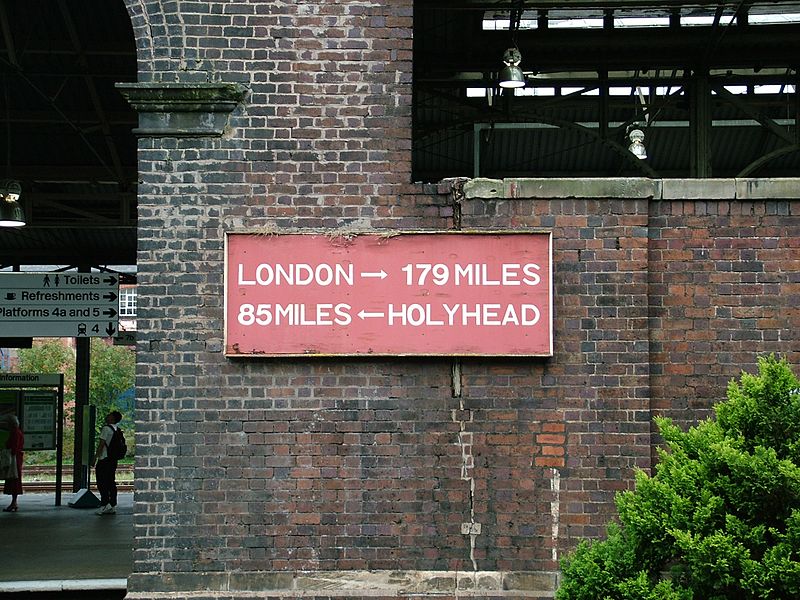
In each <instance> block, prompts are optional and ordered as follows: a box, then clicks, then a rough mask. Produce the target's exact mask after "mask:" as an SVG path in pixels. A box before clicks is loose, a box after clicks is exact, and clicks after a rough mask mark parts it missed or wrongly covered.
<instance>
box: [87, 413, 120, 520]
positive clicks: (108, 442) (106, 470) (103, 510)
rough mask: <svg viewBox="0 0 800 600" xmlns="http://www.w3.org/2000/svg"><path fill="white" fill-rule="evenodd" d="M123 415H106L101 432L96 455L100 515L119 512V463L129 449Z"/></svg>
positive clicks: (98, 512)
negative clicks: (124, 431) (122, 426)
mask: <svg viewBox="0 0 800 600" xmlns="http://www.w3.org/2000/svg"><path fill="white" fill-rule="evenodd" d="M120 421H122V413H121V412H119V411H118V410H114V411H111V412H110V413H108V415H106V424H105V425H104V426H103V429H101V430H100V442H99V443H98V444H97V452H96V453H95V457H94V462H93V463H92V465H95V464H96V466H95V480H96V481H97V490H98V491H99V492H100V508H99V509H98V511H97V513H96V514H98V515H113V514H115V513H116V512H117V479H116V477H117V461H119V459H121V458H123V457H124V456H125V453H126V452H127V448H126V446H125V437H124V435H123V433H122V429H120V427H119V422H120Z"/></svg>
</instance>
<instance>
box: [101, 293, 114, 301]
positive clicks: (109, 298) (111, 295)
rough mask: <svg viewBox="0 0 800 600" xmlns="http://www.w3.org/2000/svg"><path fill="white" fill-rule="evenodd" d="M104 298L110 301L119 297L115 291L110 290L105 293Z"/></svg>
mask: <svg viewBox="0 0 800 600" xmlns="http://www.w3.org/2000/svg"><path fill="white" fill-rule="evenodd" d="M103 298H105V299H106V300H109V301H110V302H113V301H114V300H116V299H117V295H116V294H115V293H114V292H109V293H107V294H103Z"/></svg>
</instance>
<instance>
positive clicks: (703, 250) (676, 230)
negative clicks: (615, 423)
mask: <svg viewBox="0 0 800 600" xmlns="http://www.w3.org/2000/svg"><path fill="white" fill-rule="evenodd" d="M798 216H800V202H798V200H780V199H743V200H740V201H731V200H685V201H674V202H662V203H653V204H652V206H651V219H650V228H651V233H650V269H649V271H650V273H649V285H650V317H651V328H652V332H651V347H650V350H651V355H652V356H651V361H652V364H651V368H650V370H651V374H652V377H651V386H652V396H653V400H652V406H653V408H654V409H655V410H656V411H657V412H658V413H660V414H665V415H667V416H669V417H671V418H673V419H675V420H676V421H677V422H680V423H682V424H684V425H686V426H688V425H689V424H693V423H694V422H696V421H697V420H699V419H702V418H705V417H707V416H709V415H710V414H711V411H710V407H711V406H712V404H713V403H715V402H718V401H720V400H724V399H725V390H726V388H727V384H728V382H729V381H730V380H731V379H734V378H738V377H739V375H740V373H741V371H742V369H745V368H747V369H748V370H750V371H751V372H752V371H754V368H755V362H754V361H755V356H756V355H757V354H759V353H770V352H774V353H777V354H780V355H782V356H786V358H787V359H788V360H789V362H790V363H791V364H793V365H798V364H800V333H798V324H799V323H800V220H799V219H798Z"/></svg>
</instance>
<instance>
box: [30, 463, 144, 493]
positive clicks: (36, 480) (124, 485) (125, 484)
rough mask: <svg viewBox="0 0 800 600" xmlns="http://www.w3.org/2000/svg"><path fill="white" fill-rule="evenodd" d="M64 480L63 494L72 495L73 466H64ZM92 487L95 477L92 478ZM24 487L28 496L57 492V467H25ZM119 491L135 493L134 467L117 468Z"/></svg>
mask: <svg viewBox="0 0 800 600" xmlns="http://www.w3.org/2000/svg"><path fill="white" fill-rule="evenodd" d="M62 476H63V477H64V479H63V480H62V482H61V493H62V494H71V493H72V465H64V468H63V470H62ZM91 483H92V487H95V486H94V477H92V482H91ZM22 486H23V489H24V490H25V492H26V493H28V494H46V493H55V491H56V467H55V466H51V465H47V466H41V465H35V466H27V465H26V466H25V467H24V468H23V470H22ZM117 490H118V491H120V492H132V491H133V465H129V464H122V465H120V466H119V467H117Z"/></svg>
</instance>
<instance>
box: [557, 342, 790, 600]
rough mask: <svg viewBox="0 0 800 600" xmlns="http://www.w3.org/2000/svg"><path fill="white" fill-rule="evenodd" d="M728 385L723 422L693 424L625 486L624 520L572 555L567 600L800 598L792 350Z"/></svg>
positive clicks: (560, 599)
mask: <svg viewBox="0 0 800 600" xmlns="http://www.w3.org/2000/svg"><path fill="white" fill-rule="evenodd" d="M758 366H759V374H758V375H749V374H746V373H744V374H742V376H741V379H740V382H739V383H737V382H731V384H730V385H729V386H728V400H727V401H726V402H723V403H721V404H719V405H717V406H716V407H715V412H716V420H710V419H709V420H706V421H703V422H702V423H700V424H699V425H698V426H696V427H692V428H691V429H689V431H687V432H684V431H682V430H681V429H680V428H679V427H677V426H675V425H674V424H673V423H672V422H671V421H669V420H668V419H663V418H659V419H656V423H657V425H658V428H659V431H660V432H661V435H662V436H663V438H664V440H665V442H666V446H667V450H663V451H660V452H659V463H658V465H657V466H656V473H655V475H654V476H653V477H650V476H648V475H647V474H645V473H641V472H640V473H638V474H637V476H636V486H635V489H634V490H633V491H628V492H623V493H621V494H619V495H618V496H617V508H618V511H619V524H610V525H609V526H608V532H607V537H606V539H605V540H602V541H595V542H586V541H584V542H581V544H580V545H579V546H578V548H577V549H576V550H575V552H574V553H573V554H572V555H571V556H569V557H567V558H566V559H565V560H564V561H562V565H561V567H562V574H563V579H562V584H561V586H560V587H559V589H558V591H557V593H556V598H557V600H650V599H653V600H655V599H659V600H661V599H669V600H690V599H695V600H727V599H730V598H737V599H743V600H749V599H762V600H772V599H774V600H782V599H785V598H798V597H800V381H798V379H797V377H796V376H795V375H794V374H793V373H792V371H791V369H790V368H789V366H788V364H787V363H786V361H785V360H777V359H776V358H775V357H773V356H770V357H764V358H761V359H759V363H758Z"/></svg>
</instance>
